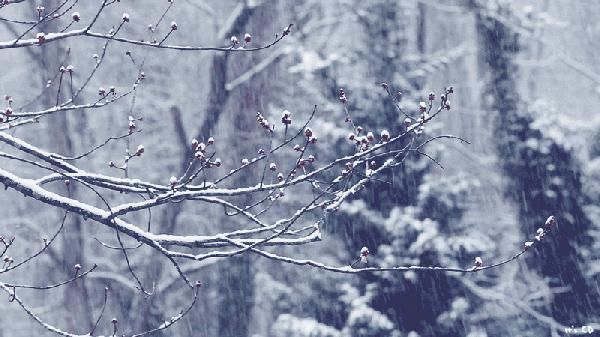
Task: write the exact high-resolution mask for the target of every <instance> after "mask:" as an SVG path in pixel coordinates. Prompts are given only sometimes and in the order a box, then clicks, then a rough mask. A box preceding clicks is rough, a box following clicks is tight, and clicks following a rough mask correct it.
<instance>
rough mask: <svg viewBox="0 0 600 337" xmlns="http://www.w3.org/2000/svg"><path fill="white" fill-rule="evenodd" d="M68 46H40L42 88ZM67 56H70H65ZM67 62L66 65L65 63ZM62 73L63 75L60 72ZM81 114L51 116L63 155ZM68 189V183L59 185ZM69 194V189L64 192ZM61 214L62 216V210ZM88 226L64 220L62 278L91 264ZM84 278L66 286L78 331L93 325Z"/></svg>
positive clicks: (69, 317) (65, 86) (49, 5)
mask: <svg viewBox="0 0 600 337" xmlns="http://www.w3.org/2000/svg"><path fill="white" fill-rule="evenodd" d="M60 3H61V1H57V0H51V1H46V2H45V3H44V5H45V7H46V10H47V11H49V10H51V9H54V8H55V7H56V6H58V5H60ZM31 6H32V7H31V11H32V12H35V6H36V5H35V4H34V3H32V4H31ZM39 29H40V31H45V32H56V31H59V30H60V29H61V27H58V25H57V21H55V20H54V21H49V22H47V23H44V24H42V25H40V28H39ZM66 50H67V47H66V46H65V45H64V43H63V42H60V41H58V42H53V43H49V44H47V45H43V46H42V47H40V54H39V59H37V60H35V62H37V63H38V64H39V65H38V66H36V68H39V69H43V70H44V71H43V72H42V74H43V77H42V78H41V80H42V86H41V87H42V88H43V87H44V86H45V85H46V82H47V81H48V80H49V79H51V78H52V76H53V75H54V74H55V73H56V72H58V70H59V67H60V66H61V59H63V58H65V56H66V55H67V52H66ZM65 59H68V58H65ZM65 66H66V65H65ZM59 76H60V75H59ZM58 82H59V80H58V78H57V79H55V80H54V83H53V85H52V89H49V90H47V91H46V93H45V95H44V96H43V97H42V106H43V107H44V108H49V107H53V106H55V105H56V104H57V90H58V85H59V83H58ZM69 95H70V87H69V76H68V74H66V73H65V75H64V77H63V82H62V85H61V94H60V96H59V104H60V103H62V102H63V101H64V99H65V97H69ZM78 113H79V114H81V113H82V112H81V111H75V112H72V113H57V114H55V115H52V116H50V117H49V118H48V136H47V137H48V144H50V147H51V148H52V149H54V150H55V151H56V152H57V153H60V154H62V155H67V156H68V155H73V154H74V153H75V144H74V141H75V140H76V136H79V133H78V132H77V131H76V130H74V129H73V127H72V126H71V121H70V119H71V118H70V115H71V114H78ZM78 187H79V186H77V184H76V183H71V184H70V187H69V190H70V191H69V193H70V195H71V197H72V198H75V199H77V198H78V194H79V192H78ZM59 188H60V189H63V192H62V193H65V191H64V189H66V186H65V185H63V186H60V187H59ZM65 194H66V193H65ZM59 217H62V211H60V215H59ZM84 235H85V229H84V228H83V222H82V218H81V217H80V216H75V215H70V216H69V217H68V218H67V221H66V223H65V228H64V230H63V232H62V233H61V235H60V242H61V246H60V247H61V249H62V251H61V253H60V256H61V258H62V265H61V266H60V269H59V270H61V271H62V273H60V276H57V277H60V278H61V279H68V278H71V277H73V275H74V273H75V269H74V266H75V265H76V264H80V265H81V266H82V268H83V269H85V268H88V267H89V264H88V263H87V262H88V261H87V260H86V257H85V247H84V242H85V240H84ZM85 282H86V281H85V279H80V280H77V281H75V282H71V283H69V284H67V285H66V286H64V294H63V303H64V306H63V307H64V308H65V311H66V313H68V314H66V315H65V320H66V323H67V326H68V328H67V329H68V330H69V331H73V332H75V333H87V332H89V331H90V329H91V326H92V307H91V304H90V300H89V296H88V290H87V288H86V285H85Z"/></svg>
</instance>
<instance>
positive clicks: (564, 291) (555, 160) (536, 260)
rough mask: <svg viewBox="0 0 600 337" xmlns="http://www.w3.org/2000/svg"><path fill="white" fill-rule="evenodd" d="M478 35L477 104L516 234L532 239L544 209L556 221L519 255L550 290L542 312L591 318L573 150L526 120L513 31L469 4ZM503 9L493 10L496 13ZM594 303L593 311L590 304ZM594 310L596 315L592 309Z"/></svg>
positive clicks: (570, 319) (574, 321) (592, 299)
mask: <svg viewBox="0 0 600 337" xmlns="http://www.w3.org/2000/svg"><path fill="white" fill-rule="evenodd" d="M474 8H475V13H476V25H477V32H478V34H479V50H480V54H481V55H480V58H481V63H480V73H481V74H485V81H486V82H485V83H486V84H485V87H484V93H483V94H484V100H483V101H484V102H487V103H484V104H485V107H484V109H485V110H487V111H491V112H494V113H495V118H496V119H495V126H494V128H495V130H494V133H495V138H496V142H497V149H498V155H499V156H500V159H501V162H502V169H503V170H504V173H505V175H506V176H507V177H508V184H507V185H508V186H507V187H506V188H507V196H508V197H509V198H510V199H511V200H512V201H513V202H514V203H515V206H516V207H517V208H518V214H519V221H520V224H521V233H522V235H523V237H524V238H526V239H525V240H532V239H533V236H534V235H535V234H534V233H535V231H536V229H537V228H539V227H541V226H542V225H543V224H544V222H545V220H546V218H547V217H548V216H549V215H556V217H557V219H558V228H555V229H554V231H553V234H551V235H550V237H549V238H546V239H545V241H544V243H543V244H542V245H541V246H540V248H537V249H536V250H535V251H534V252H531V253H530V254H528V256H527V257H526V261H527V265H528V267H529V268H531V269H533V270H536V271H537V272H539V273H540V274H541V275H542V276H544V277H545V278H546V279H547V280H548V285H549V286H550V287H551V288H552V289H554V292H553V295H552V297H551V299H550V304H549V309H548V310H546V311H549V314H551V315H552V317H554V318H555V319H556V320H557V321H558V322H560V323H562V324H564V325H566V326H571V325H575V326H578V324H579V325H580V324H584V323H585V322H590V321H594V316H596V318H597V308H598V298H597V289H596V290H594V289H593V287H590V285H588V284H587V282H586V277H585V275H584V273H583V271H582V269H581V267H582V261H583V257H584V256H585V254H586V252H587V250H588V249H589V245H590V238H589V236H588V234H587V230H588V229H589V226H590V220H589V219H588V218H587V217H586V215H585V214H584V212H583V210H582V207H581V205H582V203H581V202H582V200H583V195H582V189H581V182H580V168H579V166H578V164H577V163H576V161H575V159H574V158H573V155H572V154H571V153H570V152H569V151H568V150H567V149H565V148H564V147H562V146H561V145H560V144H558V143H556V142H555V141H553V140H552V139H549V138H545V137H544V135H543V134H542V133H541V132H540V131H539V130H537V129H534V128H533V127H532V123H533V119H532V118H531V117H530V116H528V115H527V114H525V113H523V112H522V111H520V110H521V109H522V108H521V106H522V105H523V103H522V102H521V100H520V97H519V94H518V92H517V88H518V85H517V84H518V82H517V78H516V75H517V74H518V69H517V67H516V66H515V64H514V62H513V60H514V58H515V57H516V55H517V54H518V53H519V49H520V45H519V37H518V36H517V35H516V34H515V33H513V32H511V31H510V29H509V28H507V27H506V26H505V25H504V24H502V23H501V22H499V21H498V20H497V19H495V18H492V17H490V16H486V15H485V14H484V13H483V11H482V10H481V9H480V8H477V7H474ZM504 14H508V15H510V13H509V12H500V13H499V15H504ZM595 310H596V311H595ZM594 312H596V314H594Z"/></svg>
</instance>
